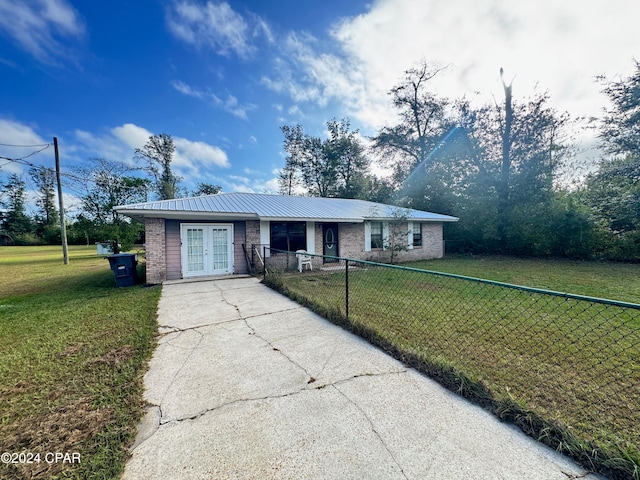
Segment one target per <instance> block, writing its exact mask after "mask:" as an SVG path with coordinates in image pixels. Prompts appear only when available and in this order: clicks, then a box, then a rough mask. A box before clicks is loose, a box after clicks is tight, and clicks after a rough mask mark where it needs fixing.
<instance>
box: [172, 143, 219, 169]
mask: <svg viewBox="0 0 640 480" xmlns="http://www.w3.org/2000/svg"><path fill="white" fill-rule="evenodd" d="M173 141H174V143H175V146H176V154H175V158H174V164H175V165H176V168H178V169H181V170H184V171H185V172H189V173H191V174H194V175H197V174H198V172H200V170H201V169H203V168H204V169H208V168H210V167H218V168H229V167H230V166H231V165H230V163H229V159H228V158H227V154H226V153H225V152H224V151H223V150H222V149H221V148H219V147H216V146H214V145H209V144H208V143H205V142H192V141H191V140H187V139H186V138H180V137H176V138H174V139H173Z"/></svg>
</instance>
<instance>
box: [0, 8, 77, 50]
mask: <svg viewBox="0 0 640 480" xmlns="http://www.w3.org/2000/svg"><path fill="white" fill-rule="evenodd" d="M0 30H3V31H4V32H5V33H6V34H7V35H8V36H9V37H10V38H11V39H12V40H13V41H14V42H15V43H17V44H18V45H19V46H20V47H21V48H22V49H24V50H26V51H27V52H28V53H29V54H31V55H33V56H34V57H35V58H36V59H37V60H39V61H41V62H43V63H55V59H56V58H57V57H60V56H67V55H69V50H68V48H67V47H66V46H65V45H64V40H63V39H65V40H66V39H68V38H72V37H75V38H79V37H81V36H82V35H83V34H84V24H83V23H82V21H81V20H80V18H79V16H78V14H77V13H76V11H75V10H74V9H73V7H71V5H69V3H68V2H67V1H66V0H36V1H32V2H25V1H23V0H1V1H0Z"/></svg>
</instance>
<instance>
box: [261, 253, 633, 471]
mask: <svg viewBox="0 0 640 480" xmlns="http://www.w3.org/2000/svg"><path fill="white" fill-rule="evenodd" d="M410 266H411V267H417V266H419V267H423V268H428V269H429V270H439V271H444V272H450V273H453V272H455V273H457V274H463V275H466V276H473V277H484V278H488V279H492V280H496V281H503V282H508V283H516V284H521V285H525V286H535V287H541V288H546V289H551V290H556V291H570V292H571V293H576V294H582V295H589V296H597V297H613V298H617V299H619V300H623V301H628V302H632V301H637V292H638V288H639V287H640V282H639V280H638V278H637V277H638V275H637V272H638V269H639V267H638V266H637V265H624V264H603V263H584V262H564V261H560V262H554V261H538V260H521V259H509V258H501V257H488V258H477V257H476V258H471V257H457V258H449V259H444V260H434V261H429V262H420V263H413V264H411V265H410ZM363 267H364V268H353V267H352V268H351V269H350V273H349V326H350V327H351V328H352V329H354V330H355V331H357V332H358V333H361V334H362V335H364V336H365V337H367V338H369V339H370V340H372V341H373V342H374V343H377V344H378V345H380V346H382V347H384V348H386V349H387V350H389V351H391V352H393V353H394V354H396V356H398V357H400V358H402V359H403V360H405V361H408V362H409V363H412V364H414V365H416V366H418V367H419V368H421V369H422V370H423V371H426V372H427V373H429V374H430V375H432V376H434V377H436V378H438V379H439V380H440V381H442V382H443V383H444V384H446V385H447V386H449V387H450V388H453V389H456V390H458V391H460V392H461V393H462V394H464V395H466V396H468V397H470V398H473V399H475V400H476V401H479V402H480V403H482V404H483V405H485V406H487V407H488V408H490V409H492V410H493V411H494V412H495V413H496V414H498V415H499V416H501V417H502V418H505V419H509V420H512V421H514V422H516V423H517V424H519V425H520V426H521V427H522V428H523V429H524V430H525V431H527V432H528V433H530V434H531V435H533V436H534V437H536V438H539V439H540V440H542V441H545V442H546V443H549V444H551V445H552V446H554V448H558V449H560V450H562V451H564V452H565V453H568V454H570V455H573V456H575V457H577V458H578V459H580V460H581V461H583V463H585V464H586V465H587V466H589V467H591V466H592V464H593V463H595V464H597V465H598V468H599V469H600V470H601V471H602V472H603V473H607V474H608V475H610V476H611V478H640V470H639V467H640V311H638V310H634V309H624V308H618V307H615V306H610V305H602V304H597V303H589V302H583V301H578V300H567V299H565V298H563V297H557V296H549V295H539V294H532V293H530V292H526V291H522V290H517V289H508V288H504V287H499V286H494V285H488V284H483V283H478V282H471V281H465V280H460V279H455V278H450V277H444V276H437V275H430V274H425V273H422V272H413V271H408V270H400V269H389V268H383V267H376V266H373V265H364V266H363ZM268 280H269V277H268ZM271 280H273V281H274V283H275V286H276V287H277V288H280V289H281V290H284V291H285V292H286V293H289V294H290V295H292V296H293V297H294V298H296V299H298V300H299V301H303V302H307V303H309V304H310V305H311V306H312V307H314V308H315V309H316V310H317V311H318V312H320V313H322V314H324V315H326V316H328V317H330V318H332V319H334V320H337V321H339V322H344V316H345V274H344V272H343V271H333V272H317V271H314V272H305V274H303V275H300V274H293V275H287V274H285V275H274V276H273V277H271ZM618 475H619V476H618Z"/></svg>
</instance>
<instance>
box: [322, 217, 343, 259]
mask: <svg viewBox="0 0 640 480" xmlns="http://www.w3.org/2000/svg"><path fill="white" fill-rule="evenodd" d="M322 243H323V248H322V254H323V255H331V256H332V257H337V256H338V255H339V252H338V224H337V223H323V224H322ZM337 261H338V259H337V258H326V257H325V259H324V263H333V262H337Z"/></svg>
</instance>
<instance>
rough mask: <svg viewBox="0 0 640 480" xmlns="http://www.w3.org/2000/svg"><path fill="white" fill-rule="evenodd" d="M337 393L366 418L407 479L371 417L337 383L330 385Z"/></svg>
mask: <svg viewBox="0 0 640 480" xmlns="http://www.w3.org/2000/svg"><path fill="white" fill-rule="evenodd" d="M389 373H393V372H389ZM331 386H332V387H333V388H334V389H335V390H336V391H337V392H338V393H340V395H342V396H343V397H344V398H345V399H346V400H347V401H348V402H349V403H350V404H351V405H353V406H354V407H355V408H356V410H358V411H359V412H360V413H361V414H362V415H363V416H364V418H365V419H366V420H367V422H368V423H369V426H370V427H371V431H372V432H373V433H374V434H375V436H376V437H378V440H380V443H381V444H382V446H383V447H384V449H385V450H386V451H387V453H388V454H389V456H390V457H391V459H392V460H393V462H394V463H395V464H396V465H397V467H398V468H399V469H400V473H401V474H402V476H403V477H404V478H406V479H407V480H409V477H407V474H406V473H405V472H404V469H403V468H402V465H400V462H398V459H397V458H396V457H395V455H394V454H393V452H392V451H391V450H390V449H389V446H388V445H387V444H386V442H385V441H384V439H383V438H382V435H380V432H378V430H376V426H375V424H374V423H373V420H371V418H370V417H369V415H367V413H366V412H365V411H364V410H363V409H362V407H360V405H358V404H357V403H356V402H354V401H353V400H352V399H351V398H349V397H348V396H347V394H346V393H344V392H343V391H342V390H340V388H338V385H336V384H334V385H331Z"/></svg>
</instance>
